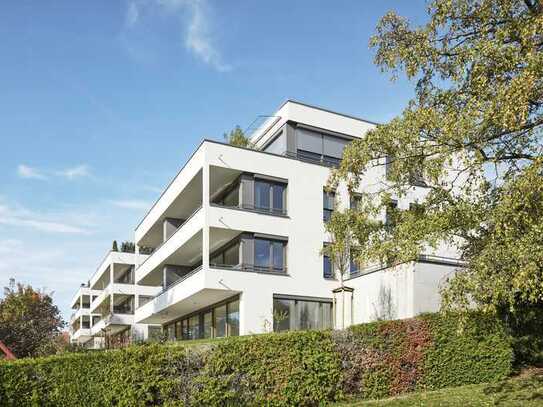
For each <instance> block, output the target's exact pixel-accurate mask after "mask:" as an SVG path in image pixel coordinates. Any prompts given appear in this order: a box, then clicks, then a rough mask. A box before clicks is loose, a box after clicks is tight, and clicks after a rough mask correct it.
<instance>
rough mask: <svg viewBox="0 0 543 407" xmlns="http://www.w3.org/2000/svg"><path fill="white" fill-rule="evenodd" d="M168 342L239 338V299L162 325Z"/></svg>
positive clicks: (224, 302)
mask: <svg viewBox="0 0 543 407" xmlns="http://www.w3.org/2000/svg"><path fill="white" fill-rule="evenodd" d="M164 333H165V334H166V335H167V337H168V339H169V340H188V339H205V338H222V337H225V336H239V298H234V299H230V300H227V301H223V302H221V303H218V304H215V305H213V306H211V307H208V308H204V309H202V310H200V311H198V312H195V313H193V314H190V315H188V316H186V317H183V318H181V319H179V320H177V321H174V322H171V323H169V324H166V325H164Z"/></svg>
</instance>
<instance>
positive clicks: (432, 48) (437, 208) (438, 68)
mask: <svg viewBox="0 0 543 407" xmlns="http://www.w3.org/2000/svg"><path fill="white" fill-rule="evenodd" d="M427 12H428V20H427V23H425V24H423V25H421V26H412V25H410V23H409V22H408V21H407V19H405V18H402V17H400V16H398V15H396V14H395V13H394V12H390V13H388V14H386V15H385V16H384V17H383V18H382V19H381V21H380V22H379V24H378V26H377V32H376V35H375V36H374V37H373V38H372V39H371V42H370V45H371V46H372V47H374V48H375V49H376V57H375V62H376V64H377V65H378V66H379V67H380V68H381V69H382V70H384V71H391V72H392V73H393V75H394V76H395V75H397V74H398V73H404V74H405V75H406V76H407V77H408V78H409V79H411V80H414V81H416V86H415V97H414V98H413V100H411V101H410V102H409V104H408V105H407V106H406V108H405V110H404V111H403V112H402V114H401V115H400V116H398V117H396V118H395V119H393V120H392V121H390V122H389V123H386V124H384V125H380V126H377V128H376V129H374V130H371V131H369V132H368V133H367V134H365V136H364V137H363V138H361V139H358V140H356V141H354V142H353V143H351V144H350V145H349V146H348V147H347V148H346V149H345V152H344V156H343V161H342V163H341V166H340V168H339V169H338V171H336V172H335V173H334V175H333V177H332V179H331V184H332V186H334V185H335V184H338V183H339V182H345V183H347V184H348V187H349V188H350V189H356V188H357V186H358V185H359V184H360V181H361V179H362V178H364V177H365V176H368V175H369V173H370V172H371V174H372V175H373V174H374V173H375V171H376V170H377V171H378V170H379V168H381V169H382V171H383V173H384V172H385V166H386V178H387V181H388V183H387V186H388V187H387V188H383V189H382V190H380V191H378V192H364V193H363V194H362V197H361V203H360V205H359V215H358V216H357V217H356V220H355V221H353V222H352V226H351V230H352V232H353V235H354V237H355V238H356V240H358V241H359V244H360V253H359V255H360V261H361V262H362V263H369V264H372V263H373V262H381V263H401V262H405V261H410V260H413V259H415V258H416V257H417V256H418V254H420V252H421V251H422V250H424V249H425V248H427V247H428V246H430V247H437V245H438V244H440V243H441V242H446V243H449V244H451V245H453V246H457V247H458V248H459V250H460V251H461V252H462V255H463V257H464V258H466V259H467V260H468V264H467V265H468V272H466V273H457V274H456V276H455V277H454V279H453V281H455V280H456V279H457V280H456V282H455V283H453V284H452V285H451V286H450V287H448V288H447V296H446V298H445V301H444V303H443V304H444V306H445V307H446V308H447V309H463V310H465V309H467V308H468V305H469V304H470V301H471V303H473V302H475V303H476V304H477V305H480V306H481V307H482V308H483V309H484V310H485V311H492V312H496V311H498V309H501V308H503V307H509V308H510V309H511V311H512V312H515V311H516V309H517V308H518V306H519V305H525V304H537V303H541V302H542V301H543V285H542V284H541V281H542V280H543V262H542V261H541V253H543V242H542V238H541V236H543V234H542V233H541V232H542V229H543V222H542V221H541V219H543V217H542V215H543V203H542V199H541V192H542V190H541V188H542V185H543V183H542V182H541V176H542V164H541V162H542V159H543V158H542V154H541V153H542V142H541V141H542V136H543V36H542V34H541V33H543V5H542V3H541V1H540V0H530V1H517V0H450V1H442V0H433V1H430V2H429V3H428V7H427ZM376 167H377V168H376ZM420 178H422V179H423V180H424V183H425V184H426V186H427V187H428V189H426V190H425V191H426V193H425V194H424V197H423V198H421V200H420V201H419V202H418V205H417V207H416V208H414V209H413V210H404V211H391V212H392V213H391V215H392V216H391V218H392V219H393V220H394V222H393V223H392V224H387V223H386V222H384V221H383V217H384V213H385V211H386V210H387V209H388V206H389V202H390V198H391V197H393V198H401V197H406V196H408V194H409V193H410V192H411V191H412V188H413V184H416V185H420V182H418V181H420ZM415 181H417V182H415ZM508 220H510V221H511V222H510V223H509V222H508Z"/></svg>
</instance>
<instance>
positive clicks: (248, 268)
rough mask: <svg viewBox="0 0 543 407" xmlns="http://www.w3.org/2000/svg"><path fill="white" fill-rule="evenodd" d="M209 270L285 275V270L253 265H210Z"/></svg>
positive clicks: (284, 268) (283, 268)
mask: <svg viewBox="0 0 543 407" xmlns="http://www.w3.org/2000/svg"><path fill="white" fill-rule="evenodd" d="M209 267H210V268H216V269H223V270H234V271H243V272H248V273H262V274H279V275H287V274H288V273H287V268H286V267H282V268H277V267H262V266H256V265H254V264H236V265H231V264H220V263H210V264H209Z"/></svg>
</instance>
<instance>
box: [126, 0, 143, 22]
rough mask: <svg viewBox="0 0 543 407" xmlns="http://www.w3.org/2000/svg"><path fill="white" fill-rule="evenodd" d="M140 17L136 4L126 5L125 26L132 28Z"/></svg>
mask: <svg viewBox="0 0 543 407" xmlns="http://www.w3.org/2000/svg"><path fill="white" fill-rule="evenodd" d="M139 17H140V12H139V8H138V6H137V4H136V3H135V2H131V3H129V4H128V9H127V10H126V25H127V26H128V27H132V26H134V25H135V24H136V23H137V22H138V20H139Z"/></svg>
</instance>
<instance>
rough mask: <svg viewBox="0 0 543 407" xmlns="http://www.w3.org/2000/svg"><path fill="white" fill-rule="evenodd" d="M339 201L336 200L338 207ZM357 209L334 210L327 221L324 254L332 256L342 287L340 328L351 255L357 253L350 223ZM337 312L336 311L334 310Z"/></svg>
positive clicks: (334, 270) (343, 312) (340, 326)
mask: <svg viewBox="0 0 543 407" xmlns="http://www.w3.org/2000/svg"><path fill="white" fill-rule="evenodd" d="M337 204H338V203H337V202H336V205H335V206H336V207H337V206H338V205H337ZM354 214H355V211H354V210H352V209H347V210H345V211H343V212H342V211H337V210H336V211H334V212H333V213H332V216H331V218H330V220H329V221H328V222H326V223H325V228H326V231H327V232H328V234H329V236H330V241H329V242H328V243H327V244H326V245H324V247H323V249H322V254H324V255H326V256H328V257H329V258H330V263H331V266H332V272H333V274H334V277H335V278H336V279H337V280H338V282H339V288H340V289H341V291H340V292H341V294H340V298H339V300H338V301H340V302H341V308H340V309H341V310H342V314H343V316H342V317H341V319H340V320H341V323H340V324H338V326H337V327H338V328H340V329H343V328H345V307H346V304H345V291H344V288H345V283H344V280H345V276H347V275H349V272H350V267H351V257H352V256H353V255H354V254H355V251H356V245H355V241H354V239H353V233H352V228H350V225H351V224H352V222H353V221H356V218H355V217H354V216H353V215H354ZM334 312H335V311H334Z"/></svg>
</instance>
